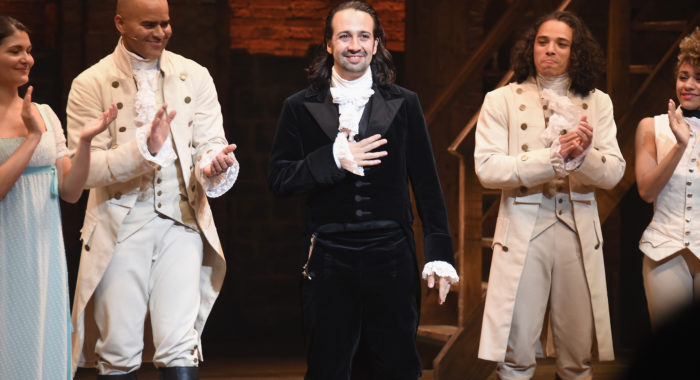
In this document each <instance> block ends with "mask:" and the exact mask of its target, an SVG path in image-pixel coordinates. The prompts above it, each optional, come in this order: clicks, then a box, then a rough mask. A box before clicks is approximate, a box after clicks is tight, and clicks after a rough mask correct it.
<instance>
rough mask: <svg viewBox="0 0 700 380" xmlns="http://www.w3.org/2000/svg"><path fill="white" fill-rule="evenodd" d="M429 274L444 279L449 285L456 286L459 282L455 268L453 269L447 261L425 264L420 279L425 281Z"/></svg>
mask: <svg viewBox="0 0 700 380" xmlns="http://www.w3.org/2000/svg"><path fill="white" fill-rule="evenodd" d="M431 274H435V275H437V276H440V277H444V278H446V279H447V281H449V283H450V284H456V283H458V282H459V276H458V275H457V271H456V270H455V267H453V266H452V265H451V264H450V263H448V262H447V261H442V260H435V261H431V262H429V263H426V264H425V266H424V267H423V275H422V277H423V279H424V280H425V279H426V278H428V276H430V275H431Z"/></svg>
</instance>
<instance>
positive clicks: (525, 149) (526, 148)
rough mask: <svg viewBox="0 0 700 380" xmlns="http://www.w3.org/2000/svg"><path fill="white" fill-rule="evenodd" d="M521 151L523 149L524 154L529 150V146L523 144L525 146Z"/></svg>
mask: <svg viewBox="0 0 700 380" xmlns="http://www.w3.org/2000/svg"><path fill="white" fill-rule="evenodd" d="M520 149H522V150H523V152H527V150H528V147H527V144H523V146H521V147H520Z"/></svg>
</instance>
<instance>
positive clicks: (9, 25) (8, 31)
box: [0, 15, 29, 43]
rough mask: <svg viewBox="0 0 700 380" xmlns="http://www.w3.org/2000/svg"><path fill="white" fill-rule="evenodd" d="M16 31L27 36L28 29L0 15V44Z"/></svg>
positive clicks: (12, 19) (16, 21) (14, 20)
mask: <svg viewBox="0 0 700 380" xmlns="http://www.w3.org/2000/svg"><path fill="white" fill-rule="evenodd" d="M18 30H19V31H22V32H25V33H27V34H29V28H27V27H26V26H24V24H22V23H21V22H19V21H18V20H17V19H16V18H14V17H10V16H6V15H0V43H2V41H3V40H4V39H5V38H7V37H9V36H11V35H13V34H14V33H15V32H16V31H18Z"/></svg>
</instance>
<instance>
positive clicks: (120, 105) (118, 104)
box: [117, 102, 124, 110]
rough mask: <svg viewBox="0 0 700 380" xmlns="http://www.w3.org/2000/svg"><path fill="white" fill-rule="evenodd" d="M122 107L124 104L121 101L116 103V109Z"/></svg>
mask: <svg viewBox="0 0 700 380" xmlns="http://www.w3.org/2000/svg"><path fill="white" fill-rule="evenodd" d="M122 108H124V104H122V102H119V103H117V109H119V110H120V109H122Z"/></svg>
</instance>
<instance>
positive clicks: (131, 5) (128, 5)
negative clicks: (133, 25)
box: [117, 0, 168, 17]
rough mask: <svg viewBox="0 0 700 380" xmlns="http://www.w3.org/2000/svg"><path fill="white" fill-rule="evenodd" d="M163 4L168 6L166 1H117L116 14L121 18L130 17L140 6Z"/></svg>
mask: <svg viewBox="0 0 700 380" xmlns="http://www.w3.org/2000/svg"><path fill="white" fill-rule="evenodd" d="M159 3H165V5H166V6H167V5H168V0H117V14H118V15H122V16H125V17H126V16H130V15H132V14H133V13H134V12H135V11H136V10H137V8H138V7H140V6H146V7H148V6H153V5H160V4H159Z"/></svg>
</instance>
